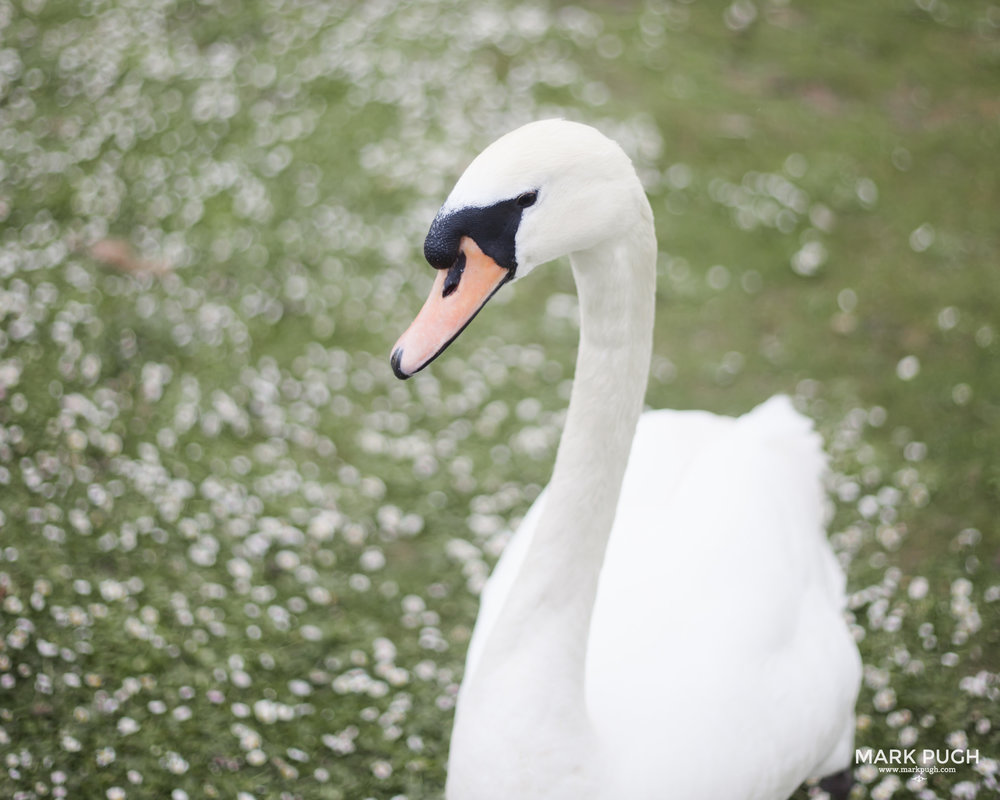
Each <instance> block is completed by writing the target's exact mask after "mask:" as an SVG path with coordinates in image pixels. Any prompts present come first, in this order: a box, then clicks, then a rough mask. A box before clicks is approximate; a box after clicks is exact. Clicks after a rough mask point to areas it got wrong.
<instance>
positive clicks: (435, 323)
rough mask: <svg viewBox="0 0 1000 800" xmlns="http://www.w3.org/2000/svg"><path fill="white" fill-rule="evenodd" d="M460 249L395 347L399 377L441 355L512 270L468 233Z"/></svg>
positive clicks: (394, 369)
mask: <svg viewBox="0 0 1000 800" xmlns="http://www.w3.org/2000/svg"><path fill="white" fill-rule="evenodd" d="M458 249H459V258H458V260H457V261H456V262H455V266H453V267H452V268H451V269H441V270H438V274H437V277H436V278H435V279H434V285H433V286H432V287H431V293H430V295H429V296H428V298H427V302H425V303H424V307H423V308H421V309H420V313H419V314H417V317H416V319H414V320H413V322H412V324H411V325H410V327H409V328H407V329H406V332H405V333H404V334H403V335H402V336H400V337H399V341H398V342H396V346H395V347H393V348H392V358H391V359H390V361H391V363H392V371H393V372H395V373H396V377H397V378H402V379H403V380H405V379H406V378H409V377H410V376H411V375H413V374H414V373H416V372H419V371H420V370H422V369H423V368H424V367H426V366H427V365H428V364H430V363H431V362H432V361H433V360H434V359H435V358H437V357H438V356H439V355H441V353H442V352H443V351H444V349H445V348H446V347H447V346H448V345H449V344H451V343H452V342H453V341H454V340H455V339H456V338H457V337H458V334H460V333H461V332H462V331H463V330H464V329H465V326H466V325H468V324H469V323H470V322H472V319H473V317H475V316H476V314H478V313H479V309H481V308H482V307H483V306H484V305H486V301H487V300H489V299H490V298H491V297H492V296H493V294H494V293H495V292H496V290H497V289H499V288H500V287H501V286H502V285H503V284H504V283H505V282H506V281H507V280H509V279H510V277H511V275H512V274H513V273H512V272H511V270H508V269H505V268H504V267H501V266H500V265H498V264H497V263H496V262H495V261H494V260H493V259H492V258H490V257H489V256H488V255H486V253H484V252H483V251H482V250H480V249H479V245H477V244H476V243H475V241H474V240H473V239H471V238H469V237H468V236H463V237H462V240H461V241H460V242H459V246H458ZM463 258H464V262H465V265H464V268H463V267H462V266H461V264H462V261H463Z"/></svg>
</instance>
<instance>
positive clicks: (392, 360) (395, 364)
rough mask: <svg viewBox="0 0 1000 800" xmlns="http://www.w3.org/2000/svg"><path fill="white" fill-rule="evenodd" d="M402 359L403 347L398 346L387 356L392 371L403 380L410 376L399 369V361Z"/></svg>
mask: <svg viewBox="0 0 1000 800" xmlns="http://www.w3.org/2000/svg"><path fill="white" fill-rule="evenodd" d="M402 360H403V348H402V347H399V348H397V349H395V350H393V351H392V355H391V356H390V357H389V366H391V367H392V373H393V375H395V376H396V377H397V378H399V379H400V380H401V381H405V380H406V379H407V378H409V377H410V376H409V375H407V374H406V373H405V372H403V370H402V369H400V366H399V362H400V361H402Z"/></svg>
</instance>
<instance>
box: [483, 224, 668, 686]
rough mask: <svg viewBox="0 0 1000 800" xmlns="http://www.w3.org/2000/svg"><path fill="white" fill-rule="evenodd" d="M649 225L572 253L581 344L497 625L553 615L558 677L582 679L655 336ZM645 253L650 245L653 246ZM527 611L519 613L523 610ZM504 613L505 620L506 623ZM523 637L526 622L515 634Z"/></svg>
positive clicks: (535, 621)
mask: <svg viewBox="0 0 1000 800" xmlns="http://www.w3.org/2000/svg"><path fill="white" fill-rule="evenodd" d="M645 227H646V226H645V225H643V224H642V223H639V224H637V226H636V228H635V230H634V231H632V235H630V236H627V237H624V238H622V239H621V240H618V241H612V242H608V243H606V244H603V245H600V246H598V247H596V248H594V249H591V250H587V251H583V252H580V253H576V254H574V255H573V256H572V257H571V263H572V266H573V275H574V278H575V280H576V285H577V291H578V294H579V299H580V347H579V350H578V353H577V361H576V374H575V377H574V382H573V392H572V395H571V397H570V403H569V409H568V411H567V416H566V425H565V428H564V429H563V435H562V439H561V440H560V443H559V451H558V453H557V455H556V463H555V468H554V470H553V473H552V480H551V482H550V483H549V487H548V490H547V492H548V495H547V498H546V499H545V507H544V511H543V512H542V516H541V518H540V520H539V523H538V527H537V529H536V532H535V536H534V541H533V542H532V544H531V548H530V550H529V552H528V555H527V557H526V559H525V563H524V566H523V567H522V569H521V572H520V574H519V575H518V578H517V582H516V583H515V585H514V588H513V589H512V591H511V593H510V602H509V607H508V608H505V609H504V612H505V613H504V614H503V615H502V617H501V619H500V620H499V621H498V625H497V631H496V635H497V637H500V636H502V632H501V624H502V623H503V622H510V621H514V622H515V628H516V627H518V626H517V625H516V619H517V617H521V620H522V622H523V624H524V625H526V626H527V625H531V626H534V625H537V624H538V619H539V617H542V616H543V615H548V616H550V617H551V618H552V619H553V620H555V621H557V625H558V626H559V629H560V633H559V637H558V640H557V641H555V642H554V645H555V646H556V647H558V649H559V650H560V652H559V654H557V655H554V660H553V661H552V662H549V663H550V664H553V665H555V664H556V663H559V662H561V665H560V668H559V672H558V674H559V675H560V677H561V680H563V681H566V679H567V678H571V677H572V678H574V679H576V680H578V681H579V682H580V683H579V685H580V686H582V679H583V668H584V665H585V654H586V645H587V637H588V633H589V629H590V617H591V611H592V609H593V605H594V597H595V595H596V593H597V581H598V578H599V576H600V571H601V566H602V564H603V561H604V552H605V548H606V546H607V542H608V537H609V535H610V533H611V527H612V524H613V523H614V517H615V511H616V508H617V504H618V495H619V493H620V491H621V484H622V478H623V476H624V473H625V466H626V464H627V462H628V456H629V451H630V450H631V447H632V439H633V437H634V434H635V427H636V423H637V422H638V419H639V414H640V413H641V411H642V403H643V398H644V396H645V393H646V382H647V378H648V374H649V360H650V354H651V349H652V336H653V308H654V299H655V280H656V264H655V242H653V243H652V244H651V243H650V242H651V240H652V237H651V234H648V232H647V231H646V230H644V228H645ZM651 250H652V252H650V251H651ZM522 614H523V615H524V616H523V617H522V616H521V615H522ZM504 617H507V619H506V620H505V619H504ZM516 635H518V636H519V637H522V638H523V635H524V631H523V628H522V629H521V631H520V632H519V633H517V634H516Z"/></svg>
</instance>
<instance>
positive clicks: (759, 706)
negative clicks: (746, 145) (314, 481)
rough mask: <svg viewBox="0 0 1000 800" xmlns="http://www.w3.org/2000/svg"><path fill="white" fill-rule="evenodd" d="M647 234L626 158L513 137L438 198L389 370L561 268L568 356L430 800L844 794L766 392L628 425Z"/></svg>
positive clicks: (596, 145) (805, 547) (830, 562)
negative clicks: (569, 325) (555, 438)
mask: <svg viewBox="0 0 1000 800" xmlns="http://www.w3.org/2000/svg"><path fill="white" fill-rule="evenodd" d="M656 250H657V247H656V240H655V232H654V228H653V215H652V211H651V209H650V206H649V202H648V200H647V198H646V195H645V193H644V191H643V189H642V186H641V184H640V182H639V180H638V178H637V176H636V173H635V170H634V168H633V166H632V164H631V161H630V160H629V158H628V157H627V156H626V155H625V153H624V152H623V151H622V149H621V148H620V147H619V146H618V145H617V144H616V143H615V142H613V141H612V140H611V139H608V138H606V137H605V136H604V135H603V134H601V133H600V132H598V131H597V130H596V129H594V128H592V127H589V126H586V125H583V124H580V123H575V122H569V121H565V120H546V121H541V122H534V123H531V124H528V125H525V126H524V127H521V128H518V129H517V130H514V131H513V132H511V133H508V134H507V135H505V136H503V137H501V138H500V139H498V140H497V141H496V142H494V143H493V144H492V145H490V146H489V147H488V148H487V149H486V150H484V151H483V152H482V153H481V154H480V155H479V156H478V157H477V158H476V159H475V160H473V161H472V163H471V164H470V165H469V167H468V168H467V169H466V171H465V172H464V174H463V175H462V176H461V178H460V179H459V180H458V182H457V184H456V185H455V187H454V189H453V190H452V192H451V194H450V195H449V196H448V198H447V200H446V202H445V204H444V205H443V206H442V208H441V210H440V211H439V212H438V214H437V216H436V217H435V219H434V221H433V223H432V225H431V228H430V231H429V232H428V234H427V238H426V240H425V243H424V255H425V257H426V259H427V260H428V261H429V262H430V264H431V265H432V266H433V267H435V268H437V270H438V272H437V275H436V278H435V280H434V283H433V286H432V288H431V292H430V295H429V297H428V298H427V301H426V303H425V304H424V306H423V307H422V309H421V310H420V312H419V313H418V315H417V317H416V318H415V319H414V321H413V323H412V325H411V326H410V327H409V328H408V329H407V330H406V331H405V332H404V333H403V335H402V336H401V337H400V339H399V341H398V342H397V343H396V345H395V347H394V348H393V350H392V355H391V358H390V362H391V365H392V369H393V371H394V372H395V374H396V376H397V377H399V378H408V377H410V376H412V375H413V374H414V373H416V372H417V371H418V370H420V369H423V368H424V367H425V366H427V365H428V364H429V363H430V362H431V361H433V360H434V359H435V358H436V357H437V356H438V355H440V354H441V352H442V351H443V350H444V349H445V348H446V347H447V346H448V344H450V343H451V341H452V340H454V339H455V337H456V336H458V335H459V333H461V332H462V330H463V329H464V328H465V326H466V325H468V324H469V322H471V320H472V318H473V317H475V315H476V314H477V313H478V312H479V310H480V309H481V308H482V307H483V306H484V304H485V303H486V302H487V300H489V298H490V297H491V296H492V295H493V294H494V293H495V292H497V291H498V290H499V289H500V288H501V287H502V286H503V285H504V284H506V283H509V282H510V281H512V280H515V279H518V280H520V279H522V278H524V277H526V276H527V275H528V274H529V273H531V272H532V271H533V270H534V269H535V268H536V267H537V266H539V265H541V264H544V263H545V262H548V261H551V260H552V259H554V258H557V257H559V256H563V255H569V260H570V265H571V267H572V272H573V276H574V279H575V281H576V285H577V291H578V295H579V304H580V345H579V350H578V354H577V361H576V373H575V379H574V383H573V389H572V392H571V396H570V403H569V409H568V411H567V416H566V422H565V428H564V430H563V434H562V438H561V440H560V443H559V448H558V452H557V455H556V461H555V467H554V470H553V473H552V479H551V482H550V483H549V485H548V487H547V488H546V489H545V490H544V491H543V492H542V493H541V495H540V496H539V497H538V499H537V500H536V502H535V503H534V504H533V506H532V507H531V509H530V510H529V511H528V513H527V515H526V517H525V519H524V521H523V523H522V524H521V526H520V528H519V529H518V531H517V533H516V534H515V535H514V537H513V538H512V539H511V541H510V543H509V545H508V546H507V548H506V549H505V551H504V553H503V555H502V557H501V559H500V561H499V562H498V564H497V566H496V569H495V570H494V572H493V574H492V576H491V577H490V580H489V581H488V583H487V585H486V587H485V589H484V591H483V594H482V598H481V608H480V613H479V617H478V619H477V622H476V626H475V629H474V632H473V635H472V639H471V641H470V646H469V652H468V656H467V662H466V668H465V675H464V680H463V683H462V686H461V689H460V691H459V695H458V702H457V706H456V712H455V721H454V728H453V731H452V737H451V748H450V752H449V758H448V777H447V785H446V796H447V798H448V799H449V800H494V799H495V800H512V798H519V799H521V798H524V799H530V800H536V799H539V798H545V800H621V799H623V798H628V799H629V800H643V799H644V798H648V800H662V798H667V797H671V798H697V799H698V800H738V799H739V798H744V799H745V800H777V799H778V798H786V797H788V796H789V795H790V794H791V793H792V792H794V791H795V789H796V787H798V786H799V785H800V784H801V783H802V782H803V781H804V780H806V779H809V778H818V779H825V780H821V786H823V787H824V788H825V789H827V790H828V791H829V792H830V793H831V794H833V795H834V796H836V797H846V795H847V792H848V790H849V789H850V786H851V780H852V779H851V771H850V768H849V765H850V764H851V763H852V761H853V740H854V727H855V724H854V704H855V701H856V698H857V693H858V688H859V683H860V671H861V662H860V657H859V654H858V650H857V647H856V645H855V643H854V640H853V638H852V636H851V634H850V632H849V629H848V627H847V625H846V623H845V621H844V618H843V608H844V591H845V588H844V585H845V578H844V574H843V572H842V570H841V569H840V567H839V564H838V563H837V561H836V560H835V557H834V555H833V552H832V550H831V549H830V546H829V544H828V542H827V539H826V536H825V532H824V528H825V525H824V515H825V514H824V512H825V497H824V493H823V489H822V473H823V471H824V469H825V457H824V455H823V451H822V444H821V441H820V438H819V435H818V434H817V433H815V432H814V431H813V428H812V424H811V423H810V421H809V420H807V419H806V418H805V417H803V416H801V415H799V414H798V413H797V412H796V411H795V410H794V409H793V407H792V405H791V403H790V401H789V400H788V398H786V397H782V396H778V397H774V398H772V399H770V400H768V401H767V402H765V403H764V404H763V405H760V406H758V407H757V408H756V409H754V410H752V411H751V412H749V413H748V414H746V415H744V416H742V417H739V418H728V417H721V416H715V415H712V414H709V413H706V412H702V411H651V412H646V413H642V408H643V396H644V394H645V390H646V382H647V376H648V371H649V363H650V357H651V349H652V333H653V306H654V289H655V286H654V284H655V276H656Z"/></svg>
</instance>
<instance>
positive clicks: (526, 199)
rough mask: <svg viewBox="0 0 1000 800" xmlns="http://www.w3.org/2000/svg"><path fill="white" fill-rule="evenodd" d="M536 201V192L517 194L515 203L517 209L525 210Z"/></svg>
mask: <svg viewBox="0 0 1000 800" xmlns="http://www.w3.org/2000/svg"><path fill="white" fill-rule="evenodd" d="M537 199H538V192H525V193H524V194H519V195H518V196H517V200H516V201H515V202H516V203H517V205H518V208H527V207H528V206H533V205H534V204H535V201H536V200H537Z"/></svg>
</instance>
